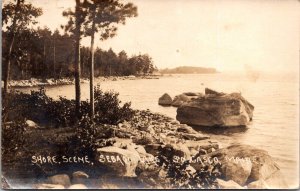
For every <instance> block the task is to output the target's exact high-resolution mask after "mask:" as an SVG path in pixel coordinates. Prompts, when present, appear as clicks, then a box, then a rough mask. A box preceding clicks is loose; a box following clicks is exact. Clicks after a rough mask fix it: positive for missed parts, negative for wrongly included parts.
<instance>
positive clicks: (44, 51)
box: [39, 39, 46, 80]
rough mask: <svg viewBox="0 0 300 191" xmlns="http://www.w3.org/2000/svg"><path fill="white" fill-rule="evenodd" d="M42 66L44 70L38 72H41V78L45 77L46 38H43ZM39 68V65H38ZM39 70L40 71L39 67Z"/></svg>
mask: <svg viewBox="0 0 300 191" xmlns="http://www.w3.org/2000/svg"><path fill="white" fill-rule="evenodd" d="M43 67H44V70H42V72H41V73H40V74H42V75H43V76H42V78H43V80H45V79H46V39H44V49H43ZM39 68H41V67H39ZM39 71H41V70H40V69H39Z"/></svg>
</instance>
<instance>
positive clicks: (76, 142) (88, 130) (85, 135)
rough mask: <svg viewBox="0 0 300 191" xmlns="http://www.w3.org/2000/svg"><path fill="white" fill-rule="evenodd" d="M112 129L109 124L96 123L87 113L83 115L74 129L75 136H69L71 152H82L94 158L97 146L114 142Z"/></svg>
mask: <svg viewBox="0 0 300 191" xmlns="http://www.w3.org/2000/svg"><path fill="white" fill-rule="evenodd" d="M113 134H114V130H113V128H112V126H111V125H105V124H98V125H96V124H95V123H94V122H93V121H92V120H91V119H90V117H89V116H88V115H86V116H84V117H83V118H82V119H81V121H80V122H79V124H78V125H77V126H76V129H75V136H74V137H71V138H70V140H69V143H70V144H71V145H72V148H74V150H73V152H75V153H72V154H80V155H82V154H84V155H88V156H89V158H95V156H94V154H95V153H96V152H95V151H96V149H97V148H101V147H105V146H111V145H113V144H114V143H115V140H114V139H110V138H111V137H113Z"/></svg>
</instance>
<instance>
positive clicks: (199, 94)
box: [183, 92, 202, 96]
mask: <svg viewBox="0 0 300 191" xmlns="http://www.w3.org/2000/svg"><path fill="white" fill-rule="evenodd" d="M183 95H186V96H202V93H194V92H185V93H183Z"/></svg>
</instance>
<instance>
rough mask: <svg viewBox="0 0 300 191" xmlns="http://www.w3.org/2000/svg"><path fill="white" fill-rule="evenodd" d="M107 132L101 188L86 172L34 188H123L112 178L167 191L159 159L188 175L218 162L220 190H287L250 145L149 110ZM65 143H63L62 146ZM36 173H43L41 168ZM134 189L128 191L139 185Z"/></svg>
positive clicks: (51, 178) (97, 162)
mask: <svg viewBox="0 0 300 191" xmlns="http://www.w3.org/2000/svg"><path fill="white" fill-rule="evenodd" d="M28 128H29V132H30V134H29V135H33V134H35V133H36V132H38V131H39V132H43V131H44V132H45V131H47V129H39V128H38V126H37V125H35V126H34V125H33V126H32V127H28ZM106 128H107V129H109V131H110V132H111V134H112V135H111V136H110V138H108V139H106V140H105V142H106V144H104V145H102V146H99V148H98V149H97V150H96V151H95V156H96V157H95V158H94V159H92V160H93V161H94V166H93V167H92V169H93V172H95V171H97V169H100V168H101V169H103V168H104V169H107V172H108V174H107V175H105V176H101V177H99V179H97V181H96V182H98V183H97V184H96V183H95V179H93V178H89V177H91V174H89V173H90V171H86V170H85V168H82V169H79V171H78V169H77V170H75V169H74V170H72V169H69V170H68V171H67V172H64V173H61V172H55V173H54V172H52V173H49V174H48V176H47V178H46V179H44V180H43V181H38V182H36V181H35V183H34V184H33V185H31V186H32V188H122V186H121V185H120V184H119V183H120V182H119V181H117V182H114V183H107V182H106V180H108V179H109V178H108V177H110V178H112V177H117V178H120V181H121V180H123V183H124V179H126V178H129V179H130V180H132V179H135V180H137V181H138V182H139V185H140V186H141V185H143V186H142V187H146V188H166V187H164V184H163V183H165V182H168V181H170V180H171V178H170V177H169V176H168V175H167V174H168V173H167V169H166V168H164V167H163V166H159V165H157V161H156V159H157V158H159V157H161V156H172V157H177V158H174V160H183V161H186V160H189V161H190V165H188V169H189V172H195V171H197V170H201V169H203V163H204V160H206V163H210V159H211V161H213V160H214V159H216V160H217V161H215V162H218V163H220V164H221V168H219V169H218V170H217V171H218V173H220V174H221V176H220V177H218V178H217V179H216V182H217V184H218V187H219V188H239V189H243V188H287V186H286V184H285V182H284V180H283V179H284V178H283V177H282V175H281V173H280V170H279V167H278V165H277V164H276V163H275V162H274V161H273V159H272V158H271V157H270V156H269V155H268V153H267V152H266V151H263V150H260V149H257V148H254V147H252V146H248V145H231V146H229V147H223V146H222V144H221V143H220V142H218V141H216V140H212V139H211V138H210V137H209V136H206V135H204V134H202V133H200V132H197V131H195V130H194V129H193V128H192V127H190V126H188V125H185V124H180V123H179V122H178V121H176V120H174V119H172V118H170V117H167V116H164V115H161V114H158V113H152V112H150V111H149V110H147V111H136V112H135V115H134V117H133V119H132V120H130V121H124V122H122V123H119V124H118V125H107V127H106ZM69 132H70V130H69ZM44 135H45V134H44ZM71 135H72V133H71V134H68V136H71ZM49 136H51V137H59V136H60V137H62V136H64V133H62V130H60V131H59V132H58V133H57V134H56V133H51V134H49ZM68 136H66V137H68ZM44 137H45V136H43V137H42V138H44ZM27 138H30V136H29V137H27ZM39 139H41V137H39ZM67 140H68V139H67V138H65V139H64V140H61V142H64V141H67ZM54 141H55V140H54ZM102 142H103V140H102ZM47 149H51V148H47ZM118 158H119V159H120V160H119V161H118ZM127 159H128V160H127ZM147 159H149V160H147ZM207 160H208V161H207ZM212 163H213V162H212ZM38 168H43V165H40V166H39V167H38ZM19 170H21V169H19ZM126 180H127V179H126ZM128 181H129V180H128ZM7 182H8V183H9V181H7ZM99 182H102V183H101V184H99ZM118 182H119V183H118ZM121 182H122V181H121ZM131 186H132V187H130V186H129V188H135V187H136V186H137V185H135V184H132V185H131Z"/></svg>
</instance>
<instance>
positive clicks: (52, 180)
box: [47, 174, 71, 187]
mask: <svg viewBox="0 0 300 191" xmlns="http://www.w3.org/2000/svg"><path fill="white" fill-rule="evenodd" d="M47 181H48V183H49V184H56V185H57V184H58V185H63V186H64V187H69V186H70V185H71V181H70V177H69V176H68V175H67V174H57V175H54V176H50V177H48V180H47Z"/></svg>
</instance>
